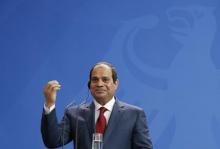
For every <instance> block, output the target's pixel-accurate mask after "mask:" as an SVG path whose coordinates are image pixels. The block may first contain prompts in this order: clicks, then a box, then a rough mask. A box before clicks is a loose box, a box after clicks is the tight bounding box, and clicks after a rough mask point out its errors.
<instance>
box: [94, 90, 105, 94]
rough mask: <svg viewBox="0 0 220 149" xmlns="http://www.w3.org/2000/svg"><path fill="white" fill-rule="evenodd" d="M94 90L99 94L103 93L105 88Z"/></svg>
mask: <svg viewBox="0 0 220 149" xmlns="http://www.w3.org/2000/svg"><path fill="white" fill-rule="evenodd" d="M95 92H96V93H98V94H101V93H105V92H106V91H105V90H96V91H95Z"/></svg>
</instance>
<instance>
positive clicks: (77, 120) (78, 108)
mask: <svg viewBox="0 0 220 149" xmlns="http://www.w3.org/2000/svg"><path fill="white" fill-rule="evenodd" d="M88 98H89V89H88V92H87V97H86V99H85V100H84V101H82V102H81V103H80V104H79V106H78V107H77V110H76V128H75V131H76V132H75V142H74V144H75V147H74V149H78V125H79V110H80V107H82V106H83V105H85V104H86V103H87V101H88Z"/></svg>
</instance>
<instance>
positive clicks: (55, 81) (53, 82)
mask: <svg viewBox="0 0 220 149" xmlns="http://www.w3.org/2000/svg"><path fill="white" fill-rule="evenodd" d="M47 84H59V82H58V81H57V80H52V81H49V82H48V83H47Z"/></svg>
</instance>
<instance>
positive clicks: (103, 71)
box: [92, 64, 112, 76]
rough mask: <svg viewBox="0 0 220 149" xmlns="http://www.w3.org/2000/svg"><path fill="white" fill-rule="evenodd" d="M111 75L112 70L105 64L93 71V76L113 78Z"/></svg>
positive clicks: (97, 66)
mask: <svg viewBox="0 0 220 149" xmlns="http://www.w3.org/2000/svg"><path fill="white" fill-rule="evenodd" d="M111 75H112V69H111V68H110V67H109V66H108V65H105V64H99V65H96V66H95V67H94V68H93V71H92V76H111Z"/></svg>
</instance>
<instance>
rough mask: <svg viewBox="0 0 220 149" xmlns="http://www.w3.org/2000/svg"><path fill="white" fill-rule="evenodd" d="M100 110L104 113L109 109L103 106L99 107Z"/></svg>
mask: <svg viewBox="0 0 220 149" xmlns="http://www.w3.org/2000/svg"><path fill="white" fill-rule="evenodd" d="M99 110H100V113H102V114H104V113H105V111H107V109H106V108H105V107H101V108H99Z"/></svg>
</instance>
